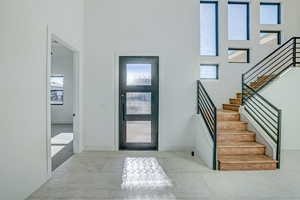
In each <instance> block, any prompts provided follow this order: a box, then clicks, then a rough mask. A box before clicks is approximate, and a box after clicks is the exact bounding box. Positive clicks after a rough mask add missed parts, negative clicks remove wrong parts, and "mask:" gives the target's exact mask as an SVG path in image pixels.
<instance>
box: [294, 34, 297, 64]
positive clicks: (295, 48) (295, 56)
mask: <svg viewBox="0 0 300 200" xmlns="http://www.w3.org/2000/svg"><path fill="white" fill-rule="evenodd" d="M293 43H294V44H293V66H294V67H296V61H297V39H296V37H294V39H293Z"/></svg>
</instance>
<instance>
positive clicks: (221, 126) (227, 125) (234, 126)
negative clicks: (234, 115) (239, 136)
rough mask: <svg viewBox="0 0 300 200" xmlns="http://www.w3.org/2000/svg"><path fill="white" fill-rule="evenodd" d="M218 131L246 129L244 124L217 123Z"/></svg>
mask: <svg viewBox="0 0 300 200" xmlns="http://www.w3.org/2000/svg"><path fill="white" fill-rule="evenodd" d="M217 128H218V130H234V131H245V130H246V129H247V124H246V123H231V122H230V121H228V122H222V121H219V122H218V123H217Z"/></svg>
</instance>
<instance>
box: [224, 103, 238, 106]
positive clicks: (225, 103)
mask: <svg viewBox="0 0 300 200" xmlns="http://www.w3.org/2000/svg"><path fill="white" fill-rule="evenodd" d="M223 105H224V106H233V107H240V106H241V105H239V104H226V103H225V104H223Z"/></svg>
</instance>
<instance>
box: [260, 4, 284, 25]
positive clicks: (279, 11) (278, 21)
mask: <svg viewBox="0 0 300 200" xmlns="http://www.w3.org/2000/svg"><path fill="white" fill-rule="evenodd" d="M261 5H269V6H270V5H271V6H272V5H273V6H274V5H275V6H277V13H278V16H277V24H261V12H260V8H261V7H260V6H261ZM259 24H260V25H279V24H281V3H280V2H260V4H259Z"/></svg>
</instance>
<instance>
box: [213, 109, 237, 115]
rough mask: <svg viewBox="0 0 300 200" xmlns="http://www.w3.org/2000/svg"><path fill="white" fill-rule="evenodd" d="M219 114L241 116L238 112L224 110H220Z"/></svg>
mask: <svg viewBox="0 0 300 200" xmlns="http://www.w3.org/2000/svg"><path fill="white" fill-rule="evenodd" d="M217 113H220V114H239V112H238V111H233V110H224V109H218V110H217Z"/></svg>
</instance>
